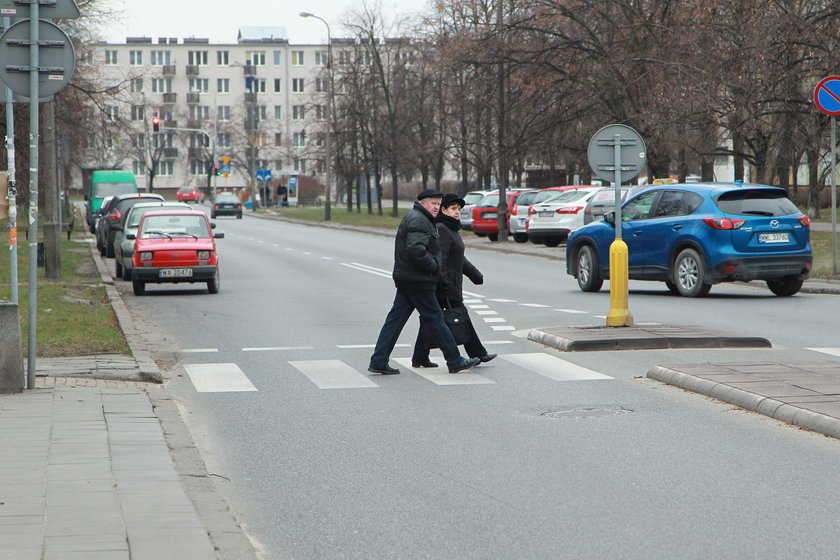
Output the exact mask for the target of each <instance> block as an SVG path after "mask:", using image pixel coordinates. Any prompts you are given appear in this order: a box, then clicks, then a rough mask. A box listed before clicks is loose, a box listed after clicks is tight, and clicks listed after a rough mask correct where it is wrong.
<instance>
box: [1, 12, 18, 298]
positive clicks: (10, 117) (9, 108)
mask: <svg viewBox="0 0 840 560" xmlns="http://www.w3.org/2000/svg"><path fill="white" fill-rule="evenodd" d="M11 23H12V20H11V18H3V29H8V28H9V25H11ZM3 89H4V90H5V91H6V164H7V165H6V171H7V173H8V178H9V273H10V283H11V292H12V293H11V296H12V303H18V247H17V188H16V186H15V184H16V181H17V179H16V172H15V109H14V107H15V104H14V102H13V100H14V94H13V93H12V90H11V88H9V87H8V86H4V87H3Z"/></svg>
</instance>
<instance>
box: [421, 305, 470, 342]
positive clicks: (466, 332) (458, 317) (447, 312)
mask: <svg viewBox="0 0 840 560" xmlns="http://www.w3.org/2000/svg"><path fill="white" fill-rule="evenodd" d="M443 320H444V322H445V323H446V326H447V327H449V331H450V332H451V333H452V338H454V339H455V344H458V345H460V344H464V343H466V342H467V341H468V340H469V338H470V316H469V313H468V312H467V308H466V307H464V306H459V307H452V305H451V304H450V303H449V299H447V300H446V309H444V310H443ZM420 333H421V336H422V337H423V341H424V342H425V344H426V347H428V348H437V347H438V343H437V341H436V340H435V337H434V336H432V334H431V333H430V332H429V331H428V329H426V327H424V326H423V323H422V322H421V323H420Z"/></svg>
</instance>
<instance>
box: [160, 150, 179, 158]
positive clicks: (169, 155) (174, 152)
mask: <svg viewBox="0 0 840 560" xmlns="http://www.w3.org/2000/svg"><path fill="white" fill-rule="evenodd" d="M163 157H165V158H167V159H172V158H176V157H178V148H164V149H163Z"/></svg>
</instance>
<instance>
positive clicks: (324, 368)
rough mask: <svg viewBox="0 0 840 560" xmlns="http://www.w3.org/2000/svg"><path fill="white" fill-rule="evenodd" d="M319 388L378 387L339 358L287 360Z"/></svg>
mask: <svg viewBox="0 0 840 560" xmlns="http://www.w3.org/2000/svg"><path fill="white" fill-rule="evenodd" d="M289 364H291V365H292V367H294V368H296V369H297V370H298V371H300V372H301V373H303V374H304V375H305V376H306V377H308V378H309V380H310V381H311V382H312V383H314V384H315V386H316V387H318V388H319V389H364V388H368V387H379V385H377V384H376V383H374V382H373V381H371V380H370V379H369V378H368V376H367V375H364V374H362V373H359V372H358V371H356V370H355V369H353V368H352V367H350V366H349V365H347V364H345V363H344V362H342V361H341V360H306V361H295V362H289Z"/></svg>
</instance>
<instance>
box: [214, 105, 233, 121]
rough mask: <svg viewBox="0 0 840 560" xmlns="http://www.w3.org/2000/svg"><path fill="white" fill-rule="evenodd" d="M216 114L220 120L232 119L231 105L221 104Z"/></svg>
mask: <svg viewBox="0 0 840 560" xmlns="http://www.w3.org/2000/svg"><path fill="white" fill-rule="evenodd" d="M216 115H217V116H218V119H219V120H220V121H229V120H230V105H219V106H218V107H217V108H216Z"/></svg>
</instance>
